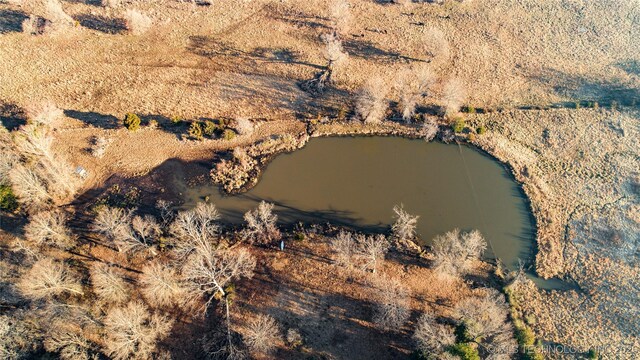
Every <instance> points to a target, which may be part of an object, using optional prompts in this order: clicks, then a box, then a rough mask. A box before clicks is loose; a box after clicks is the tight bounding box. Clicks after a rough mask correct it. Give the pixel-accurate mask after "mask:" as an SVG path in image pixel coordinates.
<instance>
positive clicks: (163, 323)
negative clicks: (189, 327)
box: [104, 302, 173, 360]
mask: <svg viewBox="0 0 640 360" xmlns="http://www.w3.org/2000/svg"><path fill="white" fill-rule="evenodd" d="M104 325H105V330H106V331H105V333H106V334H107V339H106V341H105V353H106V354H107V355H108V356H109V357H111V358H112V359H115V360H125V359H150V358H152V356H153V354H154V353H155V352H156V346H157V342H158V341H159V340H161V339H163V338H165V337H167V336H168V335H169V332H170V330H171V327H172V326H173V320H171V319H169V318H167V317H164V316H160V315H157V314H151V313H150V312H149V310H148V309H147V308H146V307H145V306H144V305H143V304H142V303H140V302H130V303H129V304H128V305H127V306H126V307H118V308H113V309H111V310H110V311H109V312H108V313H107V316H106V317H105V319H104Z"/></svg>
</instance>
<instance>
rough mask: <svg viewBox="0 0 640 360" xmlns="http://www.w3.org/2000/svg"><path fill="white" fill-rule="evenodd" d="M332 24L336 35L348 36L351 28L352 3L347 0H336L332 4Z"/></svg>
mask: <svg viewBox="0 0 640 360" xmlns="http://www.w3.org/2000/svg"><path fill="white" fill-rule="evenodd" d="M330 11H331V26H332V27H333V31H334V33H335V34H336V35H339V36H342V37H344V36H347V34H348V33H349V30H351V22H352V20H353V16H352V15H351V5H349V2H348V1H346V0H336V1H334V2H333V4H331V8H330Z"/></svg>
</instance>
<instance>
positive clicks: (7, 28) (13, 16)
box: [0, 9, 29, 34]
mask: <svg viewBox="0 0 640 360" xmlns="http://www.w3.org/2000/svg"><path fill="white" fill-rule="evenodd" d="M28 18H29V16H28V15H27V14H26V13H25V12H24V11H22V10H11V9H4V10H0V34H6V33H10V32H22V23H23V22H24V21H25V20H27V19H28Z"/></svg>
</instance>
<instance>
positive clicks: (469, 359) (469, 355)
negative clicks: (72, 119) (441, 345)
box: [448, 343, 480, 360]
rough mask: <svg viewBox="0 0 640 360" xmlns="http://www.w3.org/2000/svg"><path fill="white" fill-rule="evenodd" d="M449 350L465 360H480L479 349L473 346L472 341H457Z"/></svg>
mask: <svg viewBox="0 0 640 360" xmlns="http://www.w3.org/2000/svg"><path fill="white" fill-rule="evenodd" d="M448 352H449V353H450V354H451V355H455V356H458V357H459V358H460V359H463V360H480V354H479V353H478V349H476V348H475V347H473V346H472V345H471V344H470V343H457V344H455V345H452V346H451V347H449V349H448Z"/></svg>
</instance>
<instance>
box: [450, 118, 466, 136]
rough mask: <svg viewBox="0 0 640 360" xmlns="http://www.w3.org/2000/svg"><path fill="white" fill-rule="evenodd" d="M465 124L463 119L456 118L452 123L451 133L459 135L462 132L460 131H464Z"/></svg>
mask: <svg viewBox="0 0 640 360" xmlns="http://www.w3.org/2000/svg"><path fill="white" fill-rule="evenodd" d="M465 126H466V124H465V121H464V119H462V118H456V119H455V120H454V122H453V124H452V125H451V130H453V132H455V133H460V132H462V130H464V128H465Z"/></svg>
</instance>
